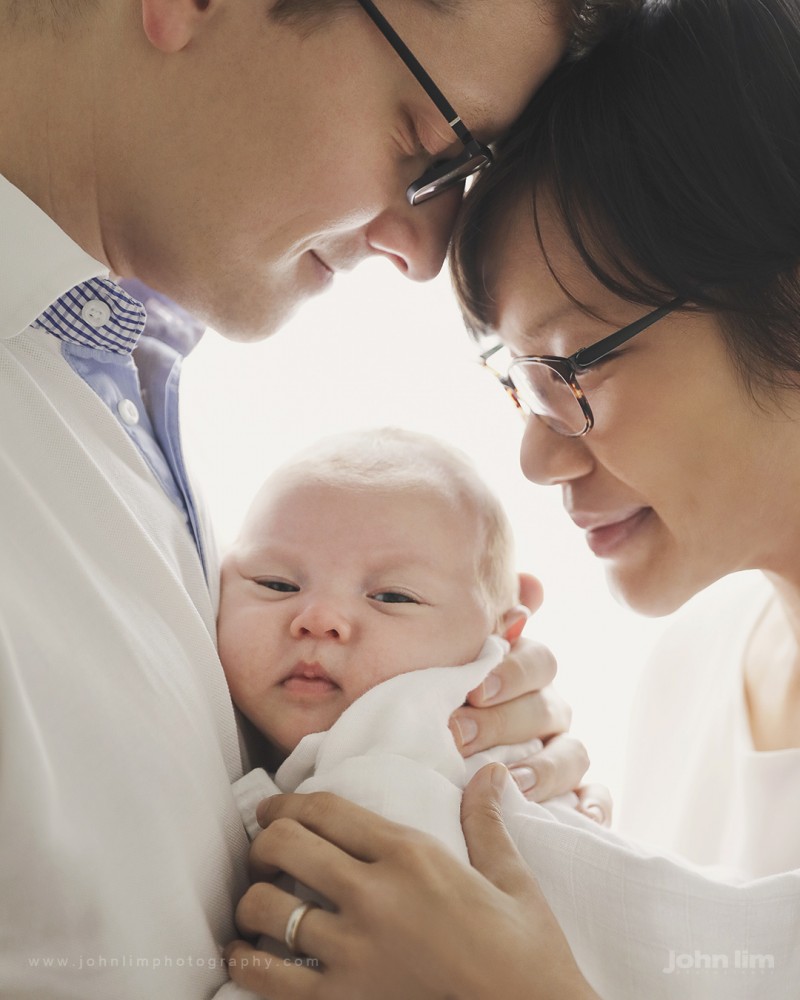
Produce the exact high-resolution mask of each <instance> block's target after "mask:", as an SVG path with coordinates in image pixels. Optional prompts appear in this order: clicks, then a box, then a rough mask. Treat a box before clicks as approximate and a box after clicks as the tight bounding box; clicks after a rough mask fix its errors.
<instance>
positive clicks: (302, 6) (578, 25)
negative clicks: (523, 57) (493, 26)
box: [271, 0, 642, 57]
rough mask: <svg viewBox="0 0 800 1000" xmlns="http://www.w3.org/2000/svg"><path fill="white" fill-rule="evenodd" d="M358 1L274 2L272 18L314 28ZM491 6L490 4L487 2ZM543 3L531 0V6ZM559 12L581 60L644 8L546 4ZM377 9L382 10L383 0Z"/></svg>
mask: <svg viewBox="0 0 800 1000" xmlns="http://www.w3.org/2000/svg"><path fill="white" fill-rule="evenodd" d="M355 2H356V0H275V3H274V5H273V7H272V11H271V14H272V17H274V18H275V19H276V20H279V21H285V22H288V23H290V24H295V25H297V26H298V27H304V26H309V25H310V26H313V25H314V24H315V23H319V22H321V21H322V20H324V18H325V17H326V16H327V15H329V14H331V13H333V12H334V11H336V10H341V9H343V8H345V7H353V6H354V5H355ZM419 2H421V3H424V4H426V5H427V6H428V7H433V8H434V9H437V10H442V11H445V12H447V11H450V10H454V9H456V8H457V7H458V6H459V5H460V4H461V3H462V0H419ZM488 2H491V0H488ZM541 2H542V0H531V5H533V4H534V3H541ZM544 2H545V3H550V4H551V5H552V7H553V9H554V10H555V11H556V12H559V11H560V12H561V13H562V14H563V16H564V17H565V18H566V21H567V28H568V32H569V45H568V52H569V54H570V56H572V57H578V56H581V55H583V54H585V53H586V52H588V51H590V50H591V49H592V48H593V47H594V46H595V45H596V44H597V43H598V42H599V41H601V40H602V39H603V38H604V37H605V36H606V35H607V34H608V33H609V32H610V31H612V30H613V29H614V28H615V27H616V26H617V24H619V22H620V21H621V20H623V19H624V18H626V17H627V16H628V15H629V14H630V13H631V11H632V10H635V9H636V8H637V7H639V6H640V5H641V2H642V0H544ZM378 5H379V6H380V0H379V3H378Z"/></svg>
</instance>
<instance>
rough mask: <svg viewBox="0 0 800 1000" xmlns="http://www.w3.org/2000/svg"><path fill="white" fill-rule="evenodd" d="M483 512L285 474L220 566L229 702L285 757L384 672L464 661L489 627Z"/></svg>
mask: <svg viewBox="0 0 800 1000" xmlns="http://www.w3.org/2000/svg"><path fill="white" fill-rule="evenodd" d="M483 544H484V528H483V526H482V520H481V518H480V516H479V514H478V511H477V509H471V508H470V507H468V506H467V505H465V504H464V503H463V502H460V503H459V502H456V501H454V500H451V499H449V498H448V496H447V495H446V493H445V492H444V491H439V490H435V489H433V488H430V487H428V488H422V487H419V488H417V489H413V490H402V491H397V490H395V491H394V492H392V491H388V492H381V491H379V490H375V489H357V488H346V487H338V486H332V485H323V484H320V483H318V482H314V481H309V480H308V479H304V478H303V477H302V476H299V477H298V476H297V475H295V476H294V477H293V476H292V475H291V474H290V475H289V476H288V477H284V478H282V479H278V480H277V482H276V483H274V484H270V485H268V487H267V488H266V492H263V493H262V494H261V496H260V497H259V498H258V500H257V501H256V505H255V507H254V510H253V511H252V512H251V513H250V514H249V515H248V518H247V523H246V525H245V528H244V530H243V532H242V535H241V537H240V538H239V540H238V542H237V543H236V545H235V546H234V549H233V550H232V552H231V553H230V554H229V555H228V557H227V558H226V559H225V561H224V563H223V568H222V592H221V598H220V611H219V619H218V628H217V633H218V638H219V651H220V657H221V659H222V663H223V666H224V668H225V676H226V677H227V680H228V685H229V687H230V689H231V694H232V696H233V699H234V701H235V702H236V704H237V705H238V706H239V708H240V709H241V711H242V712H243V713H244V714H245V715H246V716H247V717H248V718H249V719H250V721H251V722H252V723H253V724H254V725H255V726H256V727H257V728H258V729H259V731H260V732H261V733H263V734H264V736H266V737H267V738H268V739H269V740H270V741H271V742H272V743H273V745H274V746H276V747H278V748H279V749H280V750H282V751H283V752H285V753H288V752H290V751H291V750H293V749H294V747H295V746H296V745H297V744H298V742H299V741H300V740H301V739H302V737H303V736H305V735H306V734H308V733H313V732H320V731H322V730H326V729H329V728H330V727H331V726H332V725H333V723H334V722H335V721H336V719H338V718H339V716H340V715H341V714H342V712H343V711H344V710H345V709H346V708H347V706H348V705H350V704H351V703H352V702H353V701H355V699H356V698H358V697H359V696H360V695H362V694H363V693H364V692H365V691H367V690H368V689H369V688H371V687H373V686H374V685H375V684H378V683H379V682H380V681H383V680H386V679H387V678H389V677H394V676H396V675H397V674H403V673H407V672H408V671H411V670H419V669H421V668H423V667H432V666H451V665H457V664H462V663H469V662H470V661H471V660H473V659H475V657H476V656H477V655H478V653H479V652H480V650H481V647H482V645H483V642H484V640H485V639H486V636H487V635H488V634H489V633H490V632H491V629H492V620H491V616H490V613H489V610H488V608H487V605H486V600H485V598H484V596H483V592H482V590H481V587H480V584H479V580H478V565H479V562H480V553H481V550H482V547H483Z"/></svg>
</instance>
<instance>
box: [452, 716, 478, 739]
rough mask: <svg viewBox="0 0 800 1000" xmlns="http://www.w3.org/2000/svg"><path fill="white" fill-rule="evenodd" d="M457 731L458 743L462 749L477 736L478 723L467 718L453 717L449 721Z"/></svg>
mask: <svg viewBox="0 0 800 1000" xmlns="http://www.w3.org/2000/svg"><path fill="white" fill-rule="evenodd" d="M451 721H452V722H453V724H454V725H455V727H456V729H458V742H459V743H460V744H461V746H462V747H465V746H466V745H467V744H468V743H471V742H472V741H473V740H474V739H475V737H476V736H477V735H478V723H477V722H476V721H475V720H474V719H470V718H469V717H468V716H463V715H462V716H458V717H456V716H454V717H453V719H452V720H451Z"/></svg>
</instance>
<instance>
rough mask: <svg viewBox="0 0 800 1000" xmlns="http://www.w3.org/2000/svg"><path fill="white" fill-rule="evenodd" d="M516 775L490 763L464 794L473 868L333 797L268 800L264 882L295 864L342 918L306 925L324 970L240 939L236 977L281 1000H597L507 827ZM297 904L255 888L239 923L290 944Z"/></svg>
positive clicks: (256, 848) (318, 915)
mask: <svg viewBox="0 0 800 1000" xmlns="http://www.w3.org/2000/svg"><path fill="white" fill-rule="evenodd" d="M505 780H507V776H506V772H505V768H503V767H502V766H501V765H491V766H490V767H487V768H484V769H483V770H482V771H480V772H479V773H478V774H477V775H476V776H475V778H474V779H473V781H472V782H471V783H470V785H469V786H468V788H467V790H466V792H465V794H464V800H463V807H462V822H463V827H464V833H465V836H466V839H467V846H468V849H469V853H470V858H471V860H472V863H473V865H474V869H470V868H466V867H464V866H463V865H462V864H461V863H460V862H458V861H457V860H456V859H455V858H454V857H453V855H451V854H450V852H449V851H447V850H446V849H445V848H444V847H442V846H441V845H440V844H439V843H438V842H437V841H436V840H434V839H433V838H431V837H428V836H426V835H424V834H421V833H418V832H417V831H414V830H411V829H409V828H407V827H403V826H399V825H398V824H396V823H391V822H389V821H387V820H384V819H382V818H380V817H378V816H376V815H375V814H374V813H371V812H368V811H367V810H364V809H362V808H360V807H359V806H355V805H352V804H351V803H348V802H346V801H345V800H343V799H340V798H337V797H336V796H333V795H328V794H324V793H317V794H313V795H281V796H275V797H274V798H271V799H269V800H267V801H266V802H264V803H262V805H261V807H260V808H259V821H260V822H261V823H262V825H264V826H265V827H266V829H265V830H264V832H263V833H261V834H259V836H258V837H257V838H256V840H255V841H254V842H253V846H252V850H251V867H252V874H253V877H254V878H255V879H269V878H272V877H273V876H274V875H275V873H276V871H278V870H281V871H285V872H288V873H289V874H290V875H291V876H293V877H294V878H296V879H298V880H299V881H301V882H303V883H305V884H306V885H308V886H310V887H311V888H312V889H314V890H316V891H317V892H319V893H320V894H321V895H323V896H325V897H326V898H327V899H329V900H330V901H331V902H332V903H333V905H334V907H335V912H333V913H330V912H327V911H325V910H321V909H312V910H311V911H309V912H308V913H307V915H306V916H305V917H304V918H303V920H302V923H301V925H300V928H299V931H298V936H297V944H298V948H299V949H301V950H302V951H303V952H304V953H306V954H307V955H309V956H313V959H317V960H319V962H321V966H320V967H318V968H313V967H310V966H309V965H308V964H305V963H304V962H303V961H302V960H300V959H298V960H297V962H295V961H294V960H291V959H290V960H286V961H284V960H283V959H280V958H276V957H274V956H272V955H268V954H265V953H264V952H258V951H256V950H255V949H254V948H253V947H251V946H250V945H249V944H247V943H245V942H244V941H235V942H233V943H232V944H231V945H230V946H229V947H228V949H227V950H226V953H225V957H226V960H227V961H228V964H229V971H230V975H231V978H232V979H233V980H234V981H235V982H237V983H239V984H240V985H241V986H244V987H246V988H248V989H251V990H253V991H255V992H257V993H261V994H262V995H264V996H268V997H270V998H271V1000H310V998H314V1000H359V998H364V1000H367V998H368V1000H374V998H375V997H378V996H379V997H381V998H382V1000H408V998H409V997H414V1000H443V998H445V997H454V996H457V997H459V998H460V1000H488V998H490V997H498V996H499V997H503V1000H589V998H594V1000H597V998H596V994H595V993H594V992H593V991H592V990H591V989H590V987H589V986H588V984H587V983H586V981H585V980H584V979H583V977H582V976H581V974H580V972H579V971H578V968H577V966H576V964H575V961H574V959H573V957H572V953H571V952H570V950H569V946H568V945H567V942H566V939H565V938H564V935H563V934H562V932H561V929H560V928H559V926H558V924H557V922H556V920H555V918H554V917H553V915H552V913H551V911H550V909H549V907H548V906H547V903H546V901H545V900H544V897H543V896H542V894H541V892H540V890H539V888H538V886H537V884H536V880H535V879H534V878H533V876H532V875H531V873H530V872H529V871H528V869H527V868H526V867H525V865H524V864H523V862H522V859H521V858H520V856H519V854H518V852H517V850H516V848H515V847H514V845H513V844H512V843H511V841H510V839H509V837H508V834H507V832H506V830H505V827H504V825H503V822H502V819H501V813H500V796H501V791H502V784H503V782H504V781H505ZM297 903H298V900H297V899H296V898H295V897H294V896H291V895H290V894H288V893H285V892H283V891H282V890H280V889H278V888H277V887H276V886H274V885H271V884H269V883H268V882H263V881H261V882H256V884H255V885H253V886H251V888H250V889H249V890H248V891H247V893H246V894H245V895H244V897H243V898H242V900H241V902H240V904H239V907H238V908H237V914H236V916H237V923H238V925H239V928H240V930H241V931H242V933H244V934H246V935H258V934H266V935H269V936H270V937H272V938H274V939H275V940H277V941H280V940H282V939H283V935H284V931H285V928H286V922H287V920H288V918H289V914H290V913H291V911H292V910H293V909H294V908H295V906H296V905H297Z"/></svg>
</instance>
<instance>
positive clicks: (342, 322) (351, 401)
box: [183, 260, 665, 793]
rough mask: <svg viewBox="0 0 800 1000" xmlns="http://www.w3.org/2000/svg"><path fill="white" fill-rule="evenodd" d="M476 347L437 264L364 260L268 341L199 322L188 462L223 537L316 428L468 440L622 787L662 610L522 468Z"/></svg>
mask: <svg viewBox="0 0 800 1000" xmlns="http://www.w3.org/2000/svg"><path fill="white" fill-rule="evenodd" d="M474 356H475V348H474V345H473V344H472V343H471V342H470V339H469V337H468V336H467V334H466V333H465V331H464V327H463V324H462V322H461V318H460V316H459V314H458V310H457V308H456V306H455V303H454V300H453V296H452V293H451V290H450V285H449V279H448V277H447V275H446V273H443V274H442V275H440V277H439V278H438V279H437V280H436V281H434V282H431V283H428V284H426V285H411V284H410V283H409V282H408V281H406V280H404V279H403V278H401V277H400V275H399V274H398V273H397V272H396V271H395V270H394V269H393V268H392V267H391V266H390V265H389V264H387V263H386V262H385V261H380V260H376V261H371V262H369V263H367V264H364V265H362V266H361V267H360V268H359V269H358V271H357V272H356V273H355V274H353V275H350V276H348V277H347V278H346V279H344V280H341V279H339V280H338V281H337V283H336V284H335V285H334V288H333V289H332V290H331V291H329V292H328V294H326V295H323V296H322V297H320V298H319V299H316V300H314V301H312V302H310V303H308V304H306V305H305V306H304V307H303V309H302V310H301V311H300V312H299V313H298V315H297V316H296V317H295V318H294V320H293V321H292V322H291V323H290V324H289V325H287V326H286V327H285V328H284V329H283V330H282V331H281V332H280V334H278V335H277V336H275V337H273V338H271V339H270V340H268V341H265V342H263V343H261V344H256V345H251V344H249V345H241V344H233V343H230V342H227V341H224V340H223V339H222V338H220V337H219V336H217V335H216V334H213V333H209V334H207V335H206V337H205V338H204V340H203V341H202V343H201V344H200V346H199V347H198V348H197V349H196V351H195V353H194V354H193V355H192V356H191V357H190V358H189V360H188V362H187V365H186V368H185V373H184V383H183V393H184V399H183V431H184V438H185V442H186V449H187V454H188V457H189V462H190V464H191V467H192V469H193V472H194V475H195V478H196V480H197V481H198V483H199V485H200V487H201V488H202V489H203V491H204V494H205V497H206V501H207V504H208V506H209V508H210V512H211V515H212V519H213V521H214V524H215V526H216V529H217V534H218V540H219V543H220V547H221V548H223V549H224V547H225V546H226V545H227V544H228V543H229V542H230V541H231V540H232V539H233V537H235V534H236V530H237V526H238V523H239V521H240V519H241V517H242V515H243V513H244V510H245V508H246V507H247V505H248V503H249V500H250V498H251V497H252V495H253V494H254V492H255V491H256V489H257V488H258V486H259V485H260V483H261V481H262V480H263V479H264V478H265V477H266V475H267V474H268V473H269V471H270V470H271V469H272V468H273V467H274V466H275V465H276V464H277V463H279V462H281V461H282V460H283V459H285V458H287V457H288V456H290V455H291V454H292V453H293V452H295V451H297V450H298V449H299V448H301V447H303V446H305V445H306V444H309V443H310V442H311V441H313V440H315V439H316V438H318V437H319V436H320V435H322V434H327V433H334V432H337V431H342V430H349V429H352V428H361V427H367V426H380V425H385V424H394V425H402V426H405V427H409V428H412V429H416V430H424V431H427V432H429V433H433V434H436V435H438V436H440V437H441V438H443V439H445V440H447V441H449V442H451V443H452V444H455V445H457V446H459V447H461V448H462V449H464V450H465V451H467V452H468V453H469V454H470V455H471V456H472V457H473V459H474V460H475V461H476V463H477V465H478V467H479V469H480V470H481V472H482V473H483V475H484V476H485V477H486V478H487V479H488V480H489V482H490V483H492V484H493V486H494V489H495V490H496V492H497V493H498V495H499V496H500V498H501V499H502V501H503V503H504V504H505V507H506V509H507V511H508V513H509V516H510V518H511V522H512V524H513V525H514V528H515V533H516V538H517V549H518V555H519V565H520V567H521V568H523V569H526V570H528V571H531V572H534V573H536V574H537V575H538V576H539V577H540V578H541V579H542V581H543V582H544V586H545V595H546V597H545V604H544V607H543V608H542V610H541V611H540V612H539V613H538V614H537V615H536V616H535V618H533V619H532V620H531V621H530V622H529V624H528V627H527V632H526V634H528V635H530V636H533V637H536V638H538V639H541V640H542V641H543V642H546V643H547V644H548V645H549V646H550V647H551V648H552V649H553V651H554V652H555V654H556V656H557V657H558V660H559V664H560V670H559V682H558V683H559V688H560V690H561V691H562V693H563V694H564V695H565V696H566V697H567V698H568V700H569V701H570V703H571V704H572V706H573V708H574V720H573V727H572V728H573V731H574V732H575V733H576V734H577V735H578V736H579V737H580V738H581V739H582V740H583V741H584V742H585V743H586V745H587V747H588V748H589V752H590V755H591V757H592V761H593V767H592V772H591V774H592V776H593V778H594V779H595V780H598V781H603V782H605V783H606V784H608V785H610V786H611V788H612V791H614V792H615V793H617V792H618V791H619V788H620V782H621V774H622V766H623V760H624V752H625V734H626V729H627V718H628V713H629V710H630V704H631V698H632V695H633V691H634V687H635V683H636V677H637V674H638V671H639V670H640V668H641V666H642V665H643V663H644V661H645V659H646V656H647V653H648V651H649V650H650V648H651V647H652V645H653V642H654V641H655V639H656V638H657V637H658V635H660V634H661V632H662V631H663V629H664V627H665V622H664V620H660V621H648V620H646V619H642V618H639V617H637V616H635V615H634V614H633V613H631V612H630V611H627V610H625V609H623V608H620V607H619V606H618V605H617V604H616V603H615V602H614V601H613V600H612V598H611V597H610V596H609V595H608V593H607V592H606V588H605V584H604V580H603V571H602V566H601V564H600V563H599V562H598V560H596V559H595V558H594V557H593V556H592V554H591V553H590V551H589V549H588V548H587V547H586V544H585V542H584V540H583V537H582V534H581V532H579V531H578V530H577V529H576V528H575V527H574V525H573V524H572V523H571V522H570V521H569V519H568V518H567V516H566V515H565V514H564V513H563V511H562V509H561V503H560V494H559V491H558V490H557V489H554V488H549V489H548V488H543V487H537V486H534V485H532V484H530V483H528V482H526V481H525V479H524V478H523V476H522V474H521V473H520V471H519V467H518V449H519V443H520V438H521V434H522V422H521V421H520V420H519V418H518V416H517V415H516V414H515V412H514V410H513V407H512V406H511V405H510V403H509V402H508V401H507V399H506V398H505V396H504V394H503V393H502V391H501V390H500V389H499V388H498V387H497V386H496V385H494V384H493V382H492V379H491V378H490V376H488V375H487V374H486V373H485V372H483V371H481V369H480V368H479V367H478V365H476V364H475V361H474Z"/></svg>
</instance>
